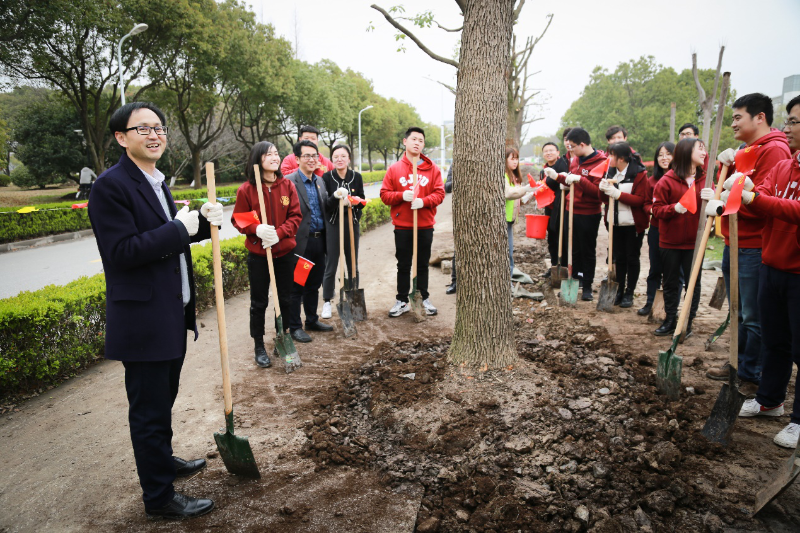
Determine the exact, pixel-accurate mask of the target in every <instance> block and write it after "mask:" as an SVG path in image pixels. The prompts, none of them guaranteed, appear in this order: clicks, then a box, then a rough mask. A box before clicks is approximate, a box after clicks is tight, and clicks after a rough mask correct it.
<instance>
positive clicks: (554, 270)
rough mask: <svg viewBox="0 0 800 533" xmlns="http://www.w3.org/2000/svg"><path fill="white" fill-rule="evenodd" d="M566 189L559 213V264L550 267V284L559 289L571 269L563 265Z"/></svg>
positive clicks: (562, 195) (562, 193)
mask: <svg viewBox="0 0 800 533" xmlns="http://www.w3.org/2000/svg"><path fill="white" fill-rule="evenodd" d="M564 207H565V206H564V190H563V189H562V190H561V203H560V204H559V211H560V213H559V214H558V264H557V265H556V266H552V267H550V285H551V286H552V287H553V288H554V289H557V288H559V287H561V281H562V280H565V279H567V277H568V276H569V271H568V270H567V267H564V266H561V261H562V257H563V256H564Z"/></svg>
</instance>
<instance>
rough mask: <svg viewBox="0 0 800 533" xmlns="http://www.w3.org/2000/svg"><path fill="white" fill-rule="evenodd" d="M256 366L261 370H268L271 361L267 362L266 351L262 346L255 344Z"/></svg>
mask: <svg viewBox="0 0 800 533" xmlns="http://www.w3.org/2000/svg"><path fill="white" fill-rule="evenodd" d="M256 364H257V365H258V366H260V367H261V368H269V367H271V366H272V361H270V360H269V355H267V349H266V348H265V347H264V344H256Z"/></svg>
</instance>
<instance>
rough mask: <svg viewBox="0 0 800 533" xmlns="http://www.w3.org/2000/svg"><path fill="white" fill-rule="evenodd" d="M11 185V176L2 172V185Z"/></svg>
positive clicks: (0, 175)
mask: <svg viewBox="0 0 800 533" xmlns="http://www.w3.org/2000/svg"><path fill="white" fill-rule="evenodd" d="M9 185H11V176H7V175H6V174H0V187H8V186H9Z"/></svg>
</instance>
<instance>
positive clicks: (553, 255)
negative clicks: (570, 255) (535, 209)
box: [547, 211, 567, 266]
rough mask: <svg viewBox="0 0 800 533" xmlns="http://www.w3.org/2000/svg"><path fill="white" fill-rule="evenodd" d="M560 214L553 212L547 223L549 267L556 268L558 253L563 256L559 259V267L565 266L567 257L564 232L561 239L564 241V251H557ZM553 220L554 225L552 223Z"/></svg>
mask: <svg viewBox="0 0 800 533" xmlns="http://www.w3.org/2000/svg"><path fill="white" fill-rule="evenodd" d="M559 215H560V212H558V211H553V212H552V213H551V215H550V220H549V221H548V223H547V251H548V252H550V266H556V265H558V264H559V262H558V259H559V257H558V255H559V253H561V254H563V256H562V258H561V266H567V257H566V255H567V254H566V247H567V244H566V238H567V237H566V235H567V233H566V231H564V235H563V237H562V238H563V239H564V245H563V247H564V250H559V249H558V223H559V222H560V220H559V218H560V217H559ZM553 219H555V223H554V222H553Z"/></svg>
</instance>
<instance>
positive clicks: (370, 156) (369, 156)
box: [367, 147, 372, 172]
mask: <svg viewBox="0 0 800 533" xmlns="http://www.w3.org/2000/svg"><path fill="white" fill-rule="evenodd" d="M367 161H368V162H369V171H370V172H372V150H371V149H370V148H369V147H367Z"/></svg>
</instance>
